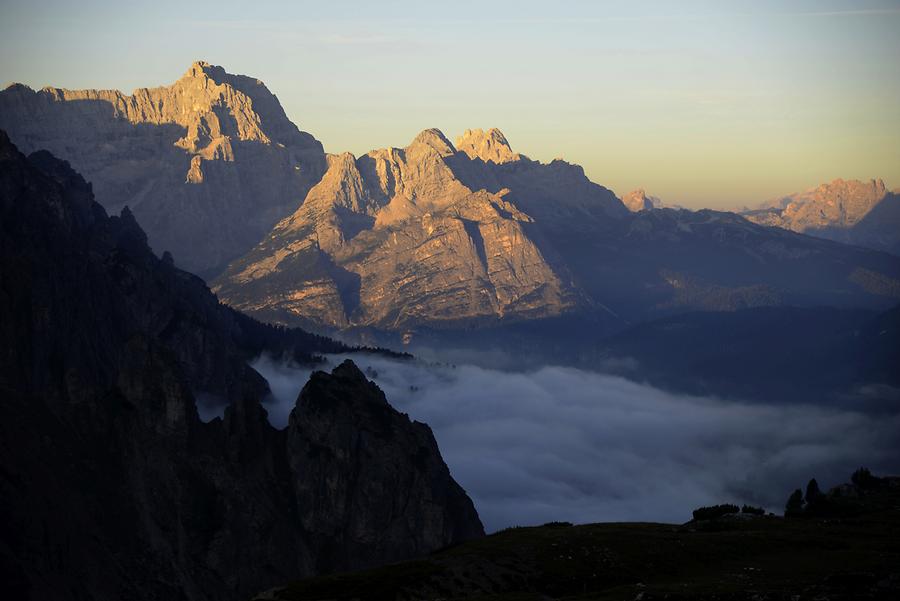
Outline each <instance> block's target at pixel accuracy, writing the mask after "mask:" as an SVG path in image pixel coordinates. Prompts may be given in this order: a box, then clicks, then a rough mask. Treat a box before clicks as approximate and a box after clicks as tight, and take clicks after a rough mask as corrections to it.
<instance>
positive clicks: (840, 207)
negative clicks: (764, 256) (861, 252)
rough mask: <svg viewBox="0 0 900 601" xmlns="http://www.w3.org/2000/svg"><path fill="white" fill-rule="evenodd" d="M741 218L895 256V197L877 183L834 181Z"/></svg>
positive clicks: (899, 225)
mask: <svg viewBox="0 0 900 601" xmlns="http://www.w3.org/2000/svg"><path fill="white" fill-rule="evenodd" d="M741 214H742V215H743V216H744V217H746V218H747V219H749V220H750V221H753V222H754V223H759V224H762V225H769V226H775V227H781V228H784V229H788V230H791V231H794V232H801V233H804V234H809V235H811V236H817V237H820V238H827V239H829V240H836V241H838V242H844V243H846V244H856V245H859V246H866V247H869V248H874V249H876V250H884V251H887V252H892V253H894V254H898V255H900V195H898V194H897V192H896V191H894V192H891V191H889V190H888V189H887V188H886V187H885V185H884V182H883V181H882V180H880V179H878V180H874V179H873V180H870V181H868V182H861V181H859V180H846V181H845V180H843V179H836V180H834V181H832V182H830V183H827V184H822V185H821V186H818V187H816V188H811V189H809V190H806V191H805V192H800V193H797V194H792V195H790V196H785V197H784V198H780V199H777V200H774V201H772V202H769V203H765V204H764V205H762V206H761V207H760V208H758V209H754V210H747V211H743V212H742V213H741Z"/></svg>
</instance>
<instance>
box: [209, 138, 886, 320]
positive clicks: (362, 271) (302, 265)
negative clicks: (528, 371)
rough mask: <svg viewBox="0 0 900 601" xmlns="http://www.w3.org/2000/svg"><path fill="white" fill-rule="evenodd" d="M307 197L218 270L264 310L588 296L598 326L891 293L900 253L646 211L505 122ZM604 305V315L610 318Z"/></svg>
mask: <svg viewBox="0 0 900 601" xmlns="http://www.w3.org/2000/svg"><path fill="white" fill-rule="evenodd" d="M328 162H329V168H328V171H327V172H326V174H325V175H324V176H323V178H322V180H321V181H320V182H319V184H317V185H316V186H315V187H314V188H313V189H312V190H311V191H310V193H309V195H308V196H307V198H306V200H305V201H304V203H303V205H302V206H301V207H300V208H299V209H298V210H297V211H296V212H295V213H294V214H293V215H291V216H290V217H288V218H285V219H284V220H282V221H281V222H280V223H279V224H278V225H277V226H276V227H275V228H274V229H273V230H272V232H271V233H270V234H269V235H268V236H267V237H266V238H264V239H263V240H262V242H260V243H259V244H258V245H257V246H256V248H254V249H253V250H252V251H250V252H249V253H247V254H246V255H244V256H243V257H241V258H240V259H238V260H237V261H235V262H234V263H232V264H231V266H230V267H229V268H228V270H227V271H226V272H225V273H224V274H223V275H222V276H221V277H219V278H217V279H216V280H215V281H214V282H213V284H214V288H215V289H216V291H217V292H218V293H219V294H220V296H221V297H222V298H223V299H224V300H225V301H226V302H228V303H229V304H231V305H232V306H234V307H237V308H239V309H240V310H242V311H246V312H248V313H250V314H253V315H256V316H257V317H259V318H262V319H265V320H268V321H272V322H277V323H284V324H296V325H305V326H308V327H325V328H338V329H345V328H359V327H365V328H375V329H377V330H393V331H400V332H410V331H415V330H416V329H419V330H421V329H422V328H428V329H430V330H433V329H449V328H452V329H460V328H462V329H464V330H465V331H469V330H468V329H469V328H472V327H479V328H483V327H486V326H500V327H506V326H507V325H509V324H515V323H517V322H522V321H526V320H527V321H531V320H535V319H547V318H556V317H559V316H567V315H585V314H586V313H590V314H591V315H593V316H594V317H596V319H594V320H593V321H594V322H597V323H598V324H599V325H598V328H599V329H600V330H604V329H608V330H614V329H616V328H620V327H623V326H624V325H626V324H627V323H628V322H630V321H638V320H643V319H647V318H652V317H656V316H660V315H663V314H667V313H675V312H682V311H686V310H697V309H700V310H718V311H722V310H734V309H740V308H745V307H756V306H770V305H821V304H831V305H836V306H861V307H868V308H874V309H885V308H887V307H889V306H890V305H891V303H893V302H896V299H898V298H900V261H897V260H895V259H892V258H890V257H886V256H882V255H879V254H878V253H872V252H868V251H863V250H861V249H856V248H851V247H846V246H843V245H838V244H834V243H830V242H824V241H821V240H815V239H812V238H809V237H806V236H801V235H798V234H795V233H792V232H785V231H783V230H780V229H777V228H770V227H763V226H760V225H757V224H754V223H751V222H749V221H747V220H746V219H743V218H742V217H739V216H737V215H734V214H732V213H725V212H717V211H696V212H694V211H687V210H680V209H673V208H665V207H661V206H657V204H656V203H654V200H653V199H652V198H650V197H647V195H646V194H645V193H644V192H642V191H638V193H636V194H632V195H629V197H628V198H629V199H631V200H635V201H639V203H640V204H641V205H642V206H644V207H646V206H648V205H649V206H651V207H653V210H652V211H648V210H641V211H638V212H631V211H629V209H628V208H626V206H625V205H623V204H622V202H621V201H620V200H619V199H618V198H616V196H615V195H614V194H613V193H612V192H610V191H609V190H607V189H606V188H603V187H602V186H598V185H597V184H594V183H592V182H591V181H590V180H589V179H588V178H587V177H585V175H584V171H583V170H582V169H581V167H579V166H577V165H571V164H569V163H566V162H564V161H561V160H556V161H553V162H552V163H550V164H542V163H539V162H537V161H532V160H530V159H529V158H528V157H526V156H524V155H521V154H517V153H514V152H513V151H512V149H511V148H510V146H509V142H508V141H507V139H506V137H505V136H504V135H503V134H502V133H500V132H499V131H498V130H496V129H492V130H489V131H487V132H484V131H482V130H469V131H467V132H466V133H465V134H463V136H461V137H460V138H459V139H458V140H457V145H456V146H454V145H453V144H452V143H451V142H450V141H449V140H448V139H447V137H446V136H444V135H443V134H442V133H441V132H440V131H439V130H436V129H429V130H425V131H423V132H422V133H420V134H419V135H418V136H417V137H416V138H415V139H414V140H413V141H412V142H411V143H410V145H409V146H407V147H406V148H390V149H381V150H376V151H373V152H370V153H368V154H366V155H364V156H362V157H359V158H356V157H354V156H352V155H350V154H343V155H337V156H331V157H329V159H328ZM598 320H599V321H598Z"/></svg>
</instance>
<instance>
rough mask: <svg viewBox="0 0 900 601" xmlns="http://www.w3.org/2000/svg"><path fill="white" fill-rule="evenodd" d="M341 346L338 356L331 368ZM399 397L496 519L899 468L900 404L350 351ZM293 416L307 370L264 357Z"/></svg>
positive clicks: (505, 521)
mask: <svg viewBox="0 0 900 601" xmlns="http://www.w3.org/2000/svg"><path fill="white" fill-rule="evenodd" d="M343 358H344V357H330V358H329V361H330V365H329V366H325V367H323V369H330V368H331V367H333V366H334V365H337V364H338V363H339V362H340V361H341V360H343ZM350 358H351V359H353V360H354V361H355V362H356V363H357V365H359V366H360V368H361V369H363V370H367V371H368V373H369V374H370V377H373V376H374V380H375V381H376V382H377V383H378V385H379V386H380V387H381V388H382V390H384V391H385V394H386V395H387V398H388V400H389V401H390V403H391V404H392V405H393V406H394V407H395V408H397V409H398V410H400V411H402V412H405V413H408V414H409V415H410V417H411V418H412V419H416V420H419V421H423V422H426V423H427V424H429V425H430V426H431V428H432V429H433V431H434V434H435V437H436V438H437V441H438V444H439V446H440V449H441V452H442V454H443V457H444V460H445V461H446V462H447V464H448V465H449V467H450V470H451V473H452V474H453V476H454V477H455V478H456V480H457V481H458V482H459V483H460V484H461V485H462V486H463V487H464V488H465V489H466V491H467V492H468V493H469V495H470V496H471V497H472V499H473V501H474V502H475V506H476V508H477V509H478V512H479V515H480V516H481V518H482V520H483V521H484V523H485V527H486V528H487V529H488V530H489V531H493V530H496V529H500V528H503V527H506V526H511V525H530V524H540V523H544V522H547V521H551V520H567V521H572V522H575V523H584V522H595V521H626V520H627V521H664V522H684V521H686V520H687V519H689V518H690V513H691V510H692V509H693V508H696V507H698V506H701V505H708V504H713V503H721V502H734V503H738V504H741V503H751V504H754V505H763V506H765V507H767V508H769V509H771V510H775V511H778V512H780V511H781V509H782V508H783V504H784V501H785V499H786V498H787V496H788V494H789V493H790V492H791V491H792V490H793V489H794V488H797V487H801V486H804V485H805V483H806V481H807V480H809V478H810V477H813V476H814V477H816V478H817V479H818V480H819V483H820V484H821V485H823V486H829V485H833V484H837V483H840V482H843V481H845V480H847V479H848V478H849V475H850V474H851V472H852V471H853V470H854V469H855V468H857V467H859V466H862V465H865V466H868V467H870V468H871V469H873V471H876V472H882V473H886V472H893V473H897V472H898V471H900V436H898V432H900V416H898V415H884V414H882V415H879V416H869V415H865V414H863V413H859V412H854V411H847V410H834V409H824V408H816V407H809V406H769V405H760V404H743V403H735V402H724V401H720V400H716V399H710V398H698V397H690V396H684V395H675V394H670V393H667V392H664V391H661V390H658V389H656V388H652V387H650V386H647V385H642V384H637V383H634V382H631V381H629V380H626V379H623V378H620V377H617V376H611V375H605V374H599V373H593V372H587V371H581V370H577V369H572V368H564V367H545V368H541V369H537V370H534V371H530V372H526V373H509V372H504V371H498V370H493V369H486V368H483V367H479V366H476V365H458V366H451V365H435V364H427V363H424V362H421V361H395V360H390V359H386V358H383V357H380V356H373V355H352V356H350ZM254 367H255V368H256V369H257V370H258V371H259V372H260V373H261V374H263V375H264V376H265V377H266V379H267V380H268V381H269V384H270V386H271V388H272V391H273V398H270V399H269V400H268V402H267V403H266V408H267V410H268V411H269V419H270V421H271V422H272V424H273V425H275V426H276V427H283V426H284V425H285V424H286V423H287V419H288V415H289V413H290V411H291V409H292V408H293V406H294V402H295V401H296V398H297V395H298V393H299V391H300V389H301V388H302V386H303V384H304V383H305V382H306V380H307V379H308V377H309V374H310V370H309V369H300V368H296V367H292V366H288V365H284V364H279V363H274V362H272V361H271V360H269V359H267V358H265V357H263V358H260V359H259V360H257V361H256V362H255V363H254Z"/></svg>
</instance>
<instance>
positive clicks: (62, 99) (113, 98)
mask: <svg viewBox="0 0 900 601" xmlns="http://www.w3.org/2000/svg"><path fill="white" fill-rule="evenodd" d="M0 129H5V130H6V131H7V132H8V134H9V136H10V138H11V139H12V141H13V142H14V143H15V144H16V145H17V146H18V147H19V148H20V149H21V150H22V151H23V152H26V153H30V152H34V151H36V150H48V151H50V152H52V153H53V154H54V155H55V156H58V157H60V158H62V159H65V160H67V161H69V162H70V163H71V164H72V166H73V167H74V168H75V169H76V170H77V171H78V172H79V173H81V174H82V175H84V177H85V178H86V179H87V180H88V181H90V182H91V183H92V184H93V186H94V191H95V194H96V196H97V200H98V201H99V202H100V204H102V205H103V206H104V207H105V208H106V209H107V210H109V211H112V212H115V213H118V212H119V211H120V210H121V209H122V208H123V207H124V206H129V207H130V208H131V210H132V211H133V212H134V215H135V217H136V218H137V220H138V222H139V223H140V224H141V226H142V227H143V228H144V229H145V230H146V231H147V233H148V235H149V241H150V245H151V246H152V247H153V248H154V249H155V250H156V251H157V252H160V253H161V252H163V251H170V252H171V253H173V255H174V257H175V260H176V262H177V263H178V264H179V265H180V266H182V267H185V268H187V269H188V270H190V271H192V272H195V273H199V274H201V275H215V274H217V273H219V272H220V271H221V270H222V269H223V268H224V267H225V265H227V264H228V262H229V261H231V260H232V259H234V258H235V257H237V256H239V255H240V254H242V253H243V252H246V251H247V250H248V249H250V248H251V247H252V246H253V245H254V244H255V243H256V242H258V241H259V239H260V238H261V237H262V236H263V235H264V234H265V233H266V232H267V231H268V230H269V229H271V227H272V226H273V225H275V223H277V222H278V221H279V220H280V219H281V218H283V217H284V216H286V215H289V214H290V213H291V212H293V211H294V210H295V209H296V208H297V207H298V206H299V205H300V204H301V203H302V201H303V199H304V197H305V196H306V193H307V192H308V191H309V189H310V188H311V187H312V186H313V185H314V184H315V183H316V182H317V181H318V180H319V178H320V176H321V175H322V173H323V171H324V169H325V157H324V153H323V150H322V145H321V144H320V143H319V142H318V141H317V140H316V139H315V138H313V137H312V136H311V135H310V134H307V133H305V132H302V131H300V130H299V129H298V128H297V127H296V126H295V125H294V124H293V123H291V121H290V120H289V119H288V118H287V116H286V115H285V113H284V110H283V109H282V108H281V105H280V104H279V102H278V99H277V98H276V97H275V96H274V95H273V94H272V93H271V92H269V90H268V89H266V87H265V85H263V83H262V82H260V81H258V80H256V79H253V78H250V77H245V76H243V75H231V74H229V73H226V72H225V70H224V69H222V68H221V67H217V66H214V65H210V64H208V63H205V62H197V63H194V64H193V65H192V66H191V67H190V69H188V71H187V72H186V73H185V74H184V75H183V76H182V77H181V78H180V79H179V80H178V81H176V82H175V83H174V84H172V85H169V86H162V87H158V88H141V89H138V90H135V91H134V92H133V93H132V94H131V95H130V96H128V95H125V94H123V93H121V92H119V91H117V90H66V89H60V88H50V87H47V88H44V89H42V90H39V91H34V90H31V89H30V88H28V87H27V86H23V85H20V84H14V85H11V86H9V87H8V88H6V89H5V90H3V91H2V92H0Z"/></svg>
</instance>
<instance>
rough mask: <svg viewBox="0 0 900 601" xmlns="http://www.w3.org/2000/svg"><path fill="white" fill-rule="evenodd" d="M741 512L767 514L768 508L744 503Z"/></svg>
mask: <svg viewBox="0 0 900 601" xmlns="http://www.w3.org/2000/svg"><path fill="white" fill-rule="evenodd" d="M741 513H748V514H750V515H766V510H765V509H763V508H762V507H754V506H753V505H744V506H743V507H741Z"/></svg>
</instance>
